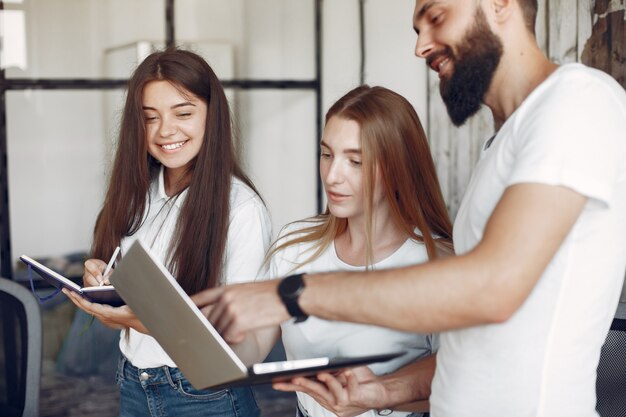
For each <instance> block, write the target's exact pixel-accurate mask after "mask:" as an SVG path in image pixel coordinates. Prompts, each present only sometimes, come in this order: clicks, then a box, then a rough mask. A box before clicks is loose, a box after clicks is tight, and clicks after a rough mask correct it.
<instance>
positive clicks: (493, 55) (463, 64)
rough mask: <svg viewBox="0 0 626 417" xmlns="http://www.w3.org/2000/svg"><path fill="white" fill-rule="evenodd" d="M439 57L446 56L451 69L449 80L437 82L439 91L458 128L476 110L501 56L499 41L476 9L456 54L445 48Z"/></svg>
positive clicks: (481, 12)
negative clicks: (449, 61)
mask: <svg viewBox="0 0 626 417" xmlns="http://www.w3.org/2000/svg"><path fill="white" fill-rule="evenodd" d="M441 54H442V55H447V56H448V57H450V59H451V61H452V62H453V63H454V68H453V73H452V76H451V77H450V79H448V80H446V79H445V78H442V79H441V82H440V84H439V91H440V93H441V98H442V99H443V101H444V103H445V104H446V108H447V109H448V115H449V116H450V119H452V123H454V124H455V125H456V126H461V125H463V123H465V121H466V120H467V119H468V118H469V117H471V116H473V115H474V114H476V112H478V110H480V106H481V104H482V101H483V98H484V97H485V94H486V93H487V90H488V89H489V86H490V85H491V80H492V79H493V74H494V73H495V71H496V68H497V67H498V64H499V63H500V58H501V57H502V41H501V40H500V38H498V36H496V34H495V33H493V32H492V31H491V28H489V25H488V24H487V19H486V17H485V14H484V13H483V11H482V10H481V9H480V8H478V10H477V11H476V14H475V23H474V25H473V26H472V27H470V28H469V29H468V31H467V32H466V34H465V36H464V37H463V40H461V42H460V43H459V47H458V52H457V53H456V55H455V54H454V53H453V52H452V50H451V49H450V48H449V47H446V49H445V50H444V51H443V52H442V53H441ZM437 55H439V54H437Z"/></svg>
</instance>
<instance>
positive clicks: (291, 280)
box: [280, 275, 303, 297]
mask: <svg viewBox="0 0 626 417" xmlns="http://www.w3.org/2000/svg"><path fill="white" fill-rule="evenodd" d="M302 284H303V282H302V277H301V276H300V275H291V276H289V277H287V278H285V279H283V280H282V281H281V282H280V292H281V293H282V294H283V295H285V296H287V297H289V296H294V295H297V294H298V292H300V291H301V290H302Z"/></svg>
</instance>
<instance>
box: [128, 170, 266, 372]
mask: <svg viewBox="0 0 626 417" xmlns="http://www.w3.org/2000/svg"><path fill="white" fill-rule="evenodd" d="M149 192H150V199H151V204H150V206H149V208H148V210H147V215H146V217H145V221H144V222H143V224H142V225H141V227H140V229H139V230H138V231H137V233H135V234H134V235H132V236H127V237H125V238H124V239H122V242H121V245H120V246H121V252H122V255H123V254H124V253H126V252H127V251H128V249H130V246H131V245H132V243H133V242H134V241H135V240H137V239H141V241H142V242H143V243H144V244H146V246H148V247H149V248H150V249H151V251H152V253H154V254H155V255H157V256H158V257H159V259H160V260H161V262H163V263H165V258H166V256H167V252H168V250H169V244H170V240H171V238H172V235H173V233H174V229H175V227H176V221H177V219H178V215H179V213H180V207H181V206H182V203H183V201H184V199H185V197H186V195H187V190H185V191H183V192H182V193H181V195H180V196H179V197H178V199H176V200H173V201H172V200H169V197H168V196H167V195H166V194H165V188H164V184H163V170H162V169H161V173H160V174H159V176H158V179H157V180H155V181H153V182H152V184H151V187H150V191H149ZM270 239H271V223H270V217H269V213H268V211H267V209H266V207H265V205H264V204H263V202H262V201H261V199H260V198H259V196H258V195H257V194H256V193H254V191H252V190H251V189H250V188H249V187H248V186H247V185H245V184H244V183H243V182H241V181H240V180H239V179H237V178H234V177H233V179H232V182H231V190H230V224H229V226H228V237H227V241H226V260H225V262H224V268H225V271H224V274H223V276H224V279H226V280H227V283H229V284H234V283H238V282H245V281H251V280H253V279H255V277H256V278H267V272H266V271H263V270H261V266H262V264H263V260H264V257H265V252H266V251H267V249H268V247H269V244H270ZM146 297H150V293H149V292H147V293H146ZM125 334H126V331H125V330H123V331H122V333H121V336H120V350H121V351H122V354H124V356H126V358H128V360H130V362H131V363H132V364H133V365H135V366H136V367H138V368H156V367H159V366H163V365H167V366H170V367H172V368H175V367H176V364H175V363H174V362H173V361H172V359H171V358H170V357H169V356H168V355H167V353H165V351H164V350H163V349H162V348H161V346H160V345H159V343H158V342H157V341H156V340H155V339H154V338H153V337H152V336H148V335H145V334H143V333H140V332H137V331H136V330H134V329H130V332H129V337H128V338H127V337H126V336H125Z"/></svg>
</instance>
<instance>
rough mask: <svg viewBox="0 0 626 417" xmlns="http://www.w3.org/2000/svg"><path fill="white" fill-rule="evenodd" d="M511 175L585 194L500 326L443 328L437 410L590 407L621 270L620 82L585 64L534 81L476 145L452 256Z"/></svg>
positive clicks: (553, 413) (538, 413)
mask: <svg viewBox="0 0 626 417" xmlns="http://www.w3.org/2000/svg"><path fill="white" fill-rule="evenodd" d="M486 145H487V143H486ZM519 183H542V184H549V185H555V186H564V187H568V188H570V189H572V190H574V191H576V192H578V193H580V194H582V195H584V196H586V197H587V198H588V199H589V200H588V203H587V204H586V206H585V208H584V210H583V212H582V213H581V215H580V217H579V218H578V220H577V221H576V223H575V224H574V226H573V228H572V230H571V232H570V233H569V235H568V236H567V237H566V239H565V241H564V242H563V244H562V246H561V248H560V249H559V250H558V252H557V253H556V255H555V256H554V258H553V259H552V261H551V262H550V264H549V265H548V267H547V268H546V270H545V271H544V273H543V275H542V276H541V278H540V279H539V281H538V283H537V284H536V286H535V288H534V289H533V290H532V292H531V293H530V295H529V297H528V299H527V300H526V301H525V302H524V303H523V304H522V306H521V307H520V308H519V310H518V311H517V312H516V313H515V314H514V315H513V316H512V317H511V318H510V319H509V320H508V321H507V322H505V323H502V324H492V325H483V326H475V327H471V328H466V329H462V330H456V331H449V332H445V333H442V335H441V347H440V350H439V353H438V356H437V370H436V373H435V379H434V381H433V387H432V395H431V410H432V411H431V413H432V416H433V417H463V416H471V417H475V416H483V417H489V416H492V417H504V416H506V417H518V416H519V417H521V416H524V417H526V416H528V417H530V416H532V417H558V416H567V417H578V416H580V417H582V416H584V417H590V416H596V415H597V414H596V412H595V405H596V396H595V392H596V391H595V381H596V368H597V366H598V360H599V357H600V349H601V347H602V344H603V343H604V340H605V338H606V335H607V332H608V330H609V327H610V324H611V321H612V318H613V316H614V314H615V310H616V308H617V303H618V299H619V296H620V290H621V287H622V282H623V280H624V269H625V268H626V93H625V92H624V89H623V88H622V87H621V86H620V85H619V84H617V82H616V81H615V80H613V79H612V78H611V77H609V76H608V75H607V74H605V73H603V72H600V71H597V70H593V69H590V68H587V67H585V66H583V65H581V64H568V65H563V66H562V67H560V68H559V69H557V71H555V72H554V73H553V74H552V75H551V76H550V77H549V78H548V79H547V80H546V81H544V82H543V83H542V84H541V85H539V87H537V88H536V89H535V90H534V91H533V92H532V93H531V94H530V95H529V96H528V97H527V98H526V100H524V102H523V103H522V104H521V106H520V107H519V108H518V109H517V110H516V111H515V112H514V113H513V115H511V117H510V118H509V119H508V120H507V121H506V122H505V124H504V125H503V126H502V128H501V129H500V131H499V132H498V134H497V136H496V137H495V139H494V140H493V142H492V144H491V146H489V147H488V148H487V149H484V150H483V152H482V155H481V159H480V161H479V162H478V164H477V166H476V169H475V171H474V173H473V175H472V178H471V180H470V184H469V186H468V189H467V192H466V195H465V197H464V199H463V202H462V204H461V208H460V210H459V213H458V215H457V218H456V221H455V225H454V244H455V249H456V251H457V253H465V252H468V251H470V250H471V249H472V248H473V247H474V246H475V245H476V244H477V243H478V242H479V241H480V240H481V238H482V236H483V231H484V228H485V224H486V222H487V221H488V219H489V217H490V215H491V213H492V211H493V210H494V207H495V206H496V204H497V203H498V201H499V200H500V198H501V196H502V194H503V193H504V191H505V189H506V188H507V187H508V186H510V185H513V184H519ZM511 267H512V268H513V267H514V266H511ZM506 273H507V271H506V270H504V271H502V274H503V275H506Z"/></svg>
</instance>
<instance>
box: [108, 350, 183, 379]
mask: <svg viewBox="0 0 626 417" xmlns="http://www.w3.org/2000/svg"><path fill="white" fill-rule="evenodd" d="M117 372H118V375H119V376H120V377H123V378H125V379H128V380H131V381H134V382H139V383H142V384H144V385H157V384H171V385H175V383H176V381H179V380H181V379H184V378H185V377H184V375H183V373H182V372H181V371H180V369H178V368H170V367H169V366H166V365H164V366H159V367H157V368H137V367H136V366H134V365H133V364H132V363H130V361H129V360H128V359H127V358H126V357H125V356H124V355H122V356H121V358H120V361H119V363H118V368H117Z"/></svg>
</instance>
